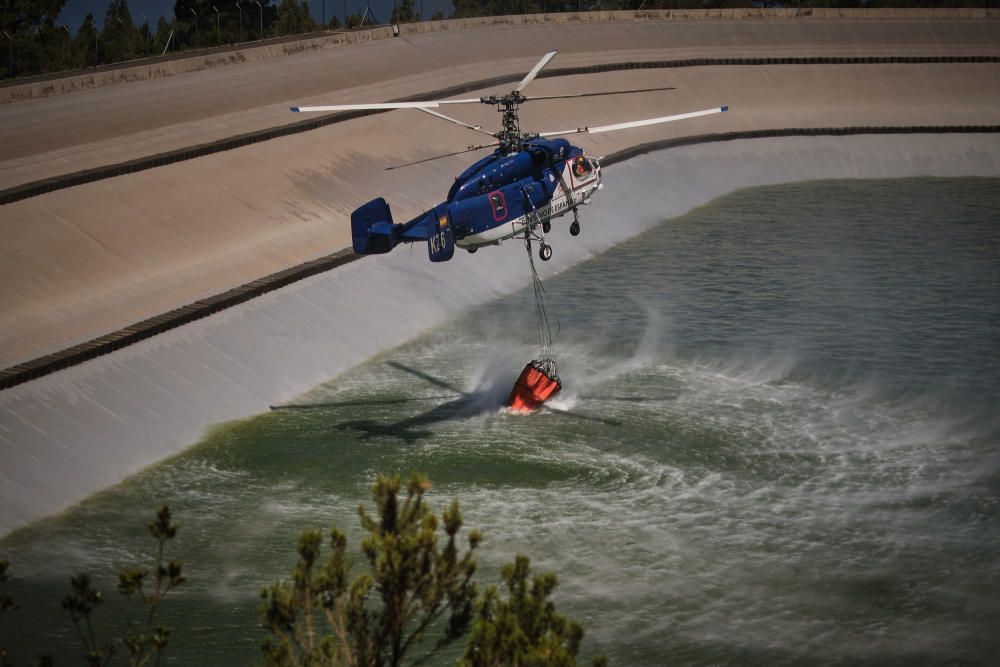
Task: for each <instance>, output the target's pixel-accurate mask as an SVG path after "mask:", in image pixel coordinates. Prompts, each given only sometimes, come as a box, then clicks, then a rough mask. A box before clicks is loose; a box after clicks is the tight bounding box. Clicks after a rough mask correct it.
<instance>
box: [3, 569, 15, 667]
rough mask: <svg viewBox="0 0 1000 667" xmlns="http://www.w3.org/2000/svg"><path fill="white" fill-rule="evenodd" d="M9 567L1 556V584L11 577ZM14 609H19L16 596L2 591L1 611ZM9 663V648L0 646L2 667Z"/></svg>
mask: <svg viewBox="0 0 1000 667" xmlns="http://www.w3.org/2000/svg"><path fill="white" fill-rule="evenodd" d="M9 567H10V562H9V561H7V560H5V559H2V558H0V584H5V583H7V579H9V576H8V575H7V569H8V568H9ZM14 609H17V604H16V603H15V602H14V596H12V595H11V594H10V591H0V612H4V611H13V610H14ZM9 664H10V663H9V662H7V649H6V648H4V647H3V646H0V667H7V665H9Z"/></svg>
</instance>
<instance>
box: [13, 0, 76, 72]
mask: <svg viewBox="0 0 1000 667" xmlns="http://www.w3.org/2000/svg"><path fill="white" fill-rule="evenodd" d="M65 4H66V0H4V2H2V3H0V38H2V40H3V42H2V44H0V73H2V76H3V77H4V78H8V77H11V76H28V75H31V74H38V73H39V72H42V71H44V67H45V63H44V61H43V45H44V43H45V33H46V32H52V31H53V30H54V29H55V20H56V18H57V17H58V16H59V12H61V11H62V8H63V5H65Z"/></svg>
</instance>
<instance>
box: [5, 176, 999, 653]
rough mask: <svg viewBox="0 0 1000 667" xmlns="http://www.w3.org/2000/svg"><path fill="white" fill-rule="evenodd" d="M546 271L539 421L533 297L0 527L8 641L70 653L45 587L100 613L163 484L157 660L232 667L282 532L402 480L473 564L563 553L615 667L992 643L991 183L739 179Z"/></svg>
mask: <svg viewBox="0 0 1000 667" xmlns="http://www.w3.org/2000/svg"><path fill="white" fill-rule="evenodd" d="M584 224H585V227H584V233H586V225H587V224H613V222H612V221H604V222H602V221H597V220H589V221H588V220H586V219H585V220H584ZM563 242H568V241H563ZM488 251H489V250H487V252H488ZM556 251H557V252H558V247H557V248H556ZM546 288H547V298H548V303H549V308H550V314H552V315H554V316H556V317H557V318H558V321H559V326H560V330H559V333H558V337H557V354H558V360H559V362H560V371H561V375H562V378H563V381H564V384H565V391H564V392H563V394H562V396H561V397H560V398H559V399H558V400H557V401H556V402H555V403H554V405H553V407H554V408H556V410H554V411H545V412H543V413H541V414H536V415H531V416H527V417H524V416H514V415H510V414H506V413H504V412H503V411H501V410H499V409H498V406H499V405H500V404H501V402H502V401H503V399H504V398H505V396H506V393H507V392H508V391H509V389H510V386H511V383H512V381H513V378H514V377H515V376H516V375H517V373H518V371H519V370H520V367H521V366H522V365H523V364H524V363H525V362H526V361H527V360H528V358H530V356H531V355H532V354H533V352H534V351H535V349H534V345H535V341H536V337H535V333H534V311H533V308H532V302H531V298H530V294H529V293H528V292H522V293H519V294H517V295H514V296H512V297H510V298H507V299H503V300H501V301H497V302H494V303H490V304H488V305H485V306H482V307H480V308H478V309H476V310H475V311H474V312H472V313H470V314H469V315H468V316H467V317H465V318H463V319H461V320H458V321H454V322H451V323H449V324H448V325H447V326H445V327H443V328H441V329H438V330H435V331H433V332H431V333H430V334H428V335H426V336H424V337H422V338H420V339H418V340H415V341H412V342H411V343H409V344H407V345H405V346H403V347H400V348H397V349H394V350H391V351H389V352H386V353H385V354H383V355H381V356H379V357H377V358H375V359H372V360H369V361H367V362H365V363H364V364H362V365H361V366H359V367H358V368H356V369H355V370H354V371H352V372H351V373H350V374H348V375H346V376H344V377H340V378H336V379H335V380H333V381H332V382H330V383H329V384H328V385H325V386H323V387H319V388H317V389H315V390H314V391H312V392H311V393H310V394H308V395H307V396H304V397H301V398H300V399H299V400H298V401H296V405H294V406H287V407H286V409H281V410H276V411H273V412H271V413H269V414H265V415H261V416H260V417H258V418H255V419H252V420H249V421H246V422H240V423H234V424H227V425H223V426H220V427H219V428H217V429H216V430H215V431H214V432H213V433H212V434H211V435H210V436H209V437H208V438H207V439H206V440H205V441H204V442H203V443H201V444H200V445H198V446H197V447H195V448H193V449H192V450H190V451H189V452H187V453H185V454H184V455H182V456H180V457H178V458H176V459H174V460H172V461H169V462H166V463H164V464H161V465H159V466H156V467H155V468H153V469H151V470H149V471H147V472H146V473H144V474H142V475H140V476H139V477H138V478H136V479H134V480H130V481H128V482H127V483H125V484H123V485H121V486H120V487H118V488H115V489H112V490H110V491H108V492H105V493H103V494H101V495H99V496H98V497H95V498H92V499H90V500H88V501H87V502H85V503H83V505H82V506H80V507H79V508H77V509H74V510H73V511H71V512H68V513H67V514H65V515H64V516H62V517H60V518H59V519H57V520H52V521H46V522H43V523H40V524H38V525H36V526H33V527H32V528H30V529H28V530H24V531H21V532H19V533H17V534H15V535H13V536H11V537H9V538H7V539H6V540H4V541H3V542H0V556H2V557H5V558H8V559H9V560H10V561H11V568H12V571H13V573H14V575H15V578H14V579H13V580H12V581H11V582H9V584H8V587H9V588H10V590H11V591H12V592H13V594H14V595H15V597H16V599H17V600H18V602H19V604H20V607H21V609H19V610H18V611H16V612H10V613H4V615H3V616H2V617H0V629H2V632H3V637H4V642H5V643H6V644H7V645H8V646H9V647H11V649H12V657H14V658H15V659H16V660H17V661H18V663H19V664H27V663H28V662H29V661H30V656H31V655H33V652H35V651H38V650H49V651H53V652H55V653H56V654H57V655H58V656H60V657H61V658H62V659H61V661H60V662H62V663H63V664H75V662H74V661H75V660H76V658H75V656H76V655H77V654H78V652H77V648H76V644H75V643H74V642H75V635H74V634H72V632H71V630H72V626H71V625H70V623H69V619H68V617H66V616H65V614H64V612H62V611H61V610H60V609H59V600H60V598H61V597H62V596H63V595H64V594H65V593H66V591H67V583H66V577H67V576H68V575H69V574H70V573H72V572H75V571H78V570H80V569H86V570H89V571H91V572H92V573H93V574H94V575H95V576H96V577H97V579H98V582H99V584H100V585H101V586H102V587H103V588H104V590H105V594H106V596H107V597H108V598H111V602H109V603H108V604H107V605H106V608H102V610H101V611H100V612H99V613H101V614H105V615H106V618H114V617H117V615H118V612H119V610H117V609H116V608H115V607H114V605H115V604H117V602H116V601H115V600H114V599H113V598H114V597H116V596H117V594H116V593H114V587H115V583H116V579H115V572H116V570H117V568H118V567H120V566H122V565H126V564H129V563H135V562H137V561H140V560H141V559H146V560H148V556H149V554H148V551H149V540H148V538H147V537H145V536H144V525H145V523H146V522H147V521H148V519H149V517H151V515H152V512H153V510H154V509H155V507H157V506H158V504H161V503H164V502H165V503H169V504H170V505H171V507H172V508H173V510H174V512H175V516H176V518H177V519H178V520H179V521H180V523H181V524H182V528H181V532H180V536H179V537H178V539H177V540H176V544H175V545H173V546H174V551H175V555H176V556H177V557H179V558H181V559H182V560H183V561H184V564H185V569H186V571H187V574H188V577H189V579H190V582H189V584H187V585H186V586H185V588H184V589H182V590H181V591H180V592H179V594H178V595H177V597H176V598H175V599H174V600H171V601H169V603H168V607H167V615H166V620H168V621H169V622H170V623H171V624H172V626H173V628H174V633H173V642H174V645H173V646H172V648H171V651H170V655H171V656H172V662H173V663H174V664H206V665H215V664H247V663H250V662H252V661H254V660H255V658H256V656H257V655H258V646H259V644H260V641H261V640H262V638H263V635H262V633H261V632H260V631H259V630H257V628H256V623H257V620H256V612H255V607H256V602H257V592H258V590H259V588H260V586H261V585H263V584H265V583H267V582H269V581H272V580H274V579H276V578H278V577H279V576H282V575H284V576H288V573H289V572H290V569H291V565H292V563H293V560H294V559H293V555H294V554H293V548H294V542H295V538H296V535H297V533H298V531H299V530H301V529H303V528H307V527H325V526H328V525H330V524H332V523H336V524H337V525H339V526H340V527H342V528H344V529H345V530H346V531H347V532H348V534H349V538H350V539H351V543H352V544H354V545H357V543H358V540H359V537H360V534H359V530H358V525H357V523H358V522H357V517H356V507H357V505H358V503H359V502H360V501H362V500H364V501H367V495H368V489H369V488H370V484H371V482H372V480H373V478H374V475H375V474H376V473H378V472H383V471H386V472H393V471H399V472H406V471H409V470H411V469H418V470H423V471H426V472H427V473H429V475H430V476H431V478H432V480H434V482H435V486H434V489H433V491H432V501H433V502H434V503H435V504H436V505H437V506H438V507H440V508H443V506H444V505H445V503H446V501H447V500H448V499H450V498H451V497H453V496H457V497H458V498H459V499H460V501H461V502H462V505H463V508H464V510H465V517H466V523H467V525H471V526H477V527H480V528H482V529H483V531H484V532H485V535H486V538H487V539H486V542H485V544H484V545H483V547H482V549H481V553H482V555H481V558H480V561H481V567H480V572H481V575H482V577H483V580H484V581H491V580H493V579H495V577H496V576H497V572H498V567H499V565H500V563H501V562H504V561H507V560H509V559H510V558H512V556H513V555H514V554H515V553H517V552H523V553H526V554H528V555H529V556H531V557H532V559H533V562H534V563H535V565H536V566H538V567H540V568H544V569H554V570H556V571H558V572H559V575H560V582H561V583H560V587H559V589H558V591H557V604H558V606H559V608H560V610H562V611H564V612H565V613H567V614H568V615H570V616H572V617H574V618H576V619H578V620H580V621H581V622H583V624H584V625H585V627H586V628H587V637H586V640H585V643H584V653H586V654H587V655H588V656H589V655H593V654H595V653H597V652H605V653H607V654H608V656H609V658H610V659H611V662H612V664H616V665H660V664H705V663H717V662H721V663H731V664H744V663H750V662H752V663H767V664H777V663H795V664H799V663H830V662H838V661H841V662H857V661H863V662H873V663H880V664H885V663H910V662H912V661H914V660H915V661H918V662H933V663H942V662H948V661H952V662H971V663H988V662H989V661H990V660H991V659H993V658H995V656H996V655H998V654H1000V640H998V639H997V634H996V629H997V628H998V627H1000V600H998V593H1000V507H998V502H1000V181H998V180H993V179H989V180H987V179H962V180H936V179H935V180H931V179H926V180H924V179H920V180H901V181H829V182H819V183H805V184H795V185H784V186H777V187H768V188H761V189H755V190H748V191H743V192H738V193H735V194H733V195H731V196H728V197H726V198H724V199H721V200H718V201H716V202H714V203H712V204H711V205H709V206H706V207H703V208H701V209H698V210H696V211H694V212H692V213H690V214H689V215H686V216H684V217H683V218H679V219H675V220H670V221H667V222H664V223H663V224H662V225H660V226H658V227H657V228H655V229H653V230H652V231H650V232H648V233H646V234H644V235H642V236H640V237H637V238H635V239H633V240H631V241H630V242H628V243H625V244H623V245H621V246H618V247H616V248H614V249H612V250H610V251H609V252H607V253H604V254H602V255H600V256H599V257H597V258H595V259H593V260H592V261H589V262H587V263H585V264H582V265H580V266H578V267H577V268H575V269H573V270H571V271H569V272H567V273H565V274H562V275H560V276H558V277H555V278H553V279H551V280H549V281H548V282H547V283H546ZM330 344H331V345H336V344H337V342H336V341H330ZM29 647H34V648H29ZM450 661H451V658H446V659H443V660H442V663H443V664H448V663H449V662H450Z"/></svg>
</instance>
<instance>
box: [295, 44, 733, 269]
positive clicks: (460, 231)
mask: <svg viewBox="0 0 1000 667" xmlns="http://www.w3.org/2000/svg"><path fill="white" fill-rule="evenodd" d="M556 53H557V52H556V51H550V52H548V53H546V54H545V55H544V56H542V58H541V60H539V61H538V63H537V64H536V65H535V66H534V67H533V68H532V69H531V71H530V72H528V74H527V75H526V76H525V77H524V78H523V79H522V80H521V82H520V83H519V84H518V85H517V87H516V88H514V90H512V91H511V92H509V93H507V94H505V95H488V96H484V97H477V98H471V99H457V100H429V101H415V102H386V103H375V104H336V105H325V106H304V107H292V108H291V109H292V111H294V112H328V111H355V110H389V109H417V110H419V111H422V112H424V113H427V114H430V115H432V116H434V117H436V118H439V119H441V120H445V121H448V122H450V123H454V124H456V125H461V126H462V127H465V128H467V129H469V130H472V131H473V132H478V133H481V134H485V135H488V136H490V137H492V138H493V139H494V140H495V141H492V142H490V143H487V144H483V145H479V146H469V147H468V148H466V149H464V150H459V151H455V152H453V153H448V154H446V155H439V156H436V157H432V158H426V159H423V160H418V161H416V162H410V163H407V164H404V165H398V166H395V167H387V169H398V168H400V167H408V166H412V165H416V164H420V163H423V162H428V161H430V160H435V159H439V158H443V157H450V156H453V155H460V154H462V153H468V152H472V151H477V150H483V149H486V148H495V150H494V151H493V152H492V153H491V154H490V155H487V156H486V157H484V158H482V159H480V160H478V161H476V162H475V163H473V164H472V165H471V166H470V167H468V168H467V169H466V170H465V171H463V172H462V173H461V174H460V175H459V176H458V177H456V179H455V182H454V184H452V186H451V189H450V190H449V191H448V195H447V198H446V199H445V201H443V202H442V203H440V204H438V205H437V206H435V207H434V208H432V209H430V210H428V211H425V212H423V213H421V214H420V215H418V216H417V217H415V218H413V219H412V220H410V221H408V222H405V223H394V222H393V219H392V213H391V211H390V210H389V204H388V203H387V202H386V200H385V199H384V198H383V197H379V198H377V199H373V200H372V201H370V202H368V203H367V204H364V205H363V206H360V207H358V208H357V209H356V210H355V211H354V212H353V213H352V214H351V241H352V245H353V247H354V252H355V253H357V254H359V255H376V254H383V253H387V252H389V251H391V250H392V249H393V248H394V247H395V246H396V245H398V244H400V243H417V242H420V241H425V242H426V243H427V253H428V257H429V258H430V261H432V262H444V261H447V260H450V259H451V258H452V257H453V256H454V253H455V248H456V247H458V248H462V249H464V250H467V251H468V252H470V253H474V252H476V251H477V250H478V249H479V248H480V247H482V246H486V245H499V244H500V243H501V242H502V241H504V240H506V239H509V238H514V237H523V238H524V240H525V242H526V245H527V246H528V249H529V252H530V248H531V242H532V241H537V242H538V243H539V251H538V255H539V257H540V258H541V259H542V260H543V261H548V260H550V259H551V258H552V246H551V245H549V244H548V243H546V241H545V234H547V233H548V232H550V231H551V221H552V220H553V219H555V218H558V217H561V216H563V215H566V214H568V213H572V214H573V223H572V224H571V225H570V228H569V231H570V234H571V235H572V236H578V235H579V234H580V220H579V215H578V213H577V209H578V208H579V207H580V206H582V205H585V204H587V203H589V201H590V199H591V198H592V197H593V196H594V195H595V194H596V193H597V192H599V191H600V190H601V189H602V188H603V187H604V186H603V184H602V182H601V181H602V177H601V164H600V160H601V158H600V157H594V156H592V155H588V154H587V153H586V151H584V150H583V149H582V148H580V147H578V146H573V145H572V144H570V143H569V141H567V140H566V139H562V138H558V137H561V136H564V135H571V134H600V133H604V132H614V131H618V130H626V129H630V128H636V127H644V126H647V125H656V124H659V123H668V122H672V121H678V120H684V119H688V118H695V117H698V116H706V115H709V114H715V113H720V112H724V111H728V109H729V107H728V106H721V107H715V108H712V109H705V110H702V111H692V112H688V113H682V114H675V115H672V116H662V117H659V118H648V119H645V120H635V121H628V122H624V123H615V124H612V125H601V126H597V127H586V126H585V127H578V128H576V129H572V130H558V131H553V132H538V133H530V132H522V131H521V129H520V121H519V119H518V109H519V107H520V105H522V104H524V103H525V102H529V101H535V100H550V99H560V98H582V97H593V96H601V95H622V94H629V93H648V92H656V91H665V90H673V88H672V87H664V88H643V89H635V90H617V91H610V92H592V93H576V94H568V95H539V96H530V97H528V96H526V95H524V93H523V92H522V91H523V90H524V89H525V88H526V87H527V86H528V84H530V83H531V82H532V81H533V80H534V79H535V77H536V76H538V73H539V72H541V70H542V68H543V67H545V65H547V64H548V62H549V61H550V60H552V58H554V57H555V55H556ZM451 104H487V105H492V106H495V107H496V110H497V111H498V112H499V113H500V114H501V129H500V130H499V131H497V132H489V131H487V130H484V129H483V128H482V127H481V126H479V125H470V124H468V123H465V122H463V121H461V120H458V119H456V118H452V117H450V116H446V115H445V114H443V113H440V112H438V111H434V110H433V109H436V108H439V107H441V106H444V105H451Z"/></svg>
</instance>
